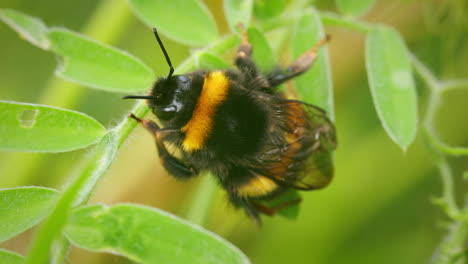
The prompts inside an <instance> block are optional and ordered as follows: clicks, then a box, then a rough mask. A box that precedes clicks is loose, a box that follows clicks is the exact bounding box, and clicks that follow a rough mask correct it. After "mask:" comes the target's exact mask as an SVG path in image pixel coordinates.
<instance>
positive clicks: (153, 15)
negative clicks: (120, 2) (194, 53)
mask: <svg viewBox="0 0 468 264" xmlns="http://www.w3.org/2000/svg"><path fill="white" fill-rule="evenodd" d="M129 3H130V6H131V7H132V8H133V10H134V12H135V14H136V15H137V16H138V17H139V18H140V19H141V20H142V21H143V22H145V23H146V24H147V25H149V26H150V27H156V28H157V29H158V31H159V32H161V33H163V34H164V35H166V36H168V37H170V38H172V39H174V40H176V41H179V42H181V43H184V44H187V45H191V46H206V45H208V44H210V43H211V42H212V41H214V40H216V38H217V35H218V32H217V29H216V23H215V21H214V19H213V16H212V15H211V13H210V12H209V11H208V9H207V8H206V6H205V5H204V4H203V3H202V2H200V1H198V0H171V1H164V0H129Z"/></svg>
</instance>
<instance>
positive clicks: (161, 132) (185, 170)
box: [129, 114, 198, 180]
mask: <svg viewBox="0 0 468 264" xmlns="http://www.w3.org/2000/svg"><path fill="white" fill-rule="evenodd" d="M129 117H131V118H133V119H135V120H136V121H137V122H138V123H140V124H142V125H143V127H145V128H146V130H148V131H149V132H150V133H151V134H152V135H153V136H154V138H155V140H156V147H157V149H158V153H159V159H160V160H161V164H162V165H163V166H164V168H165V169H166V170H167V172H169V174H171V175H172V176H174V177H176V178H178V179H181V180H184V179H188V178H190V177H192V176H195V175H197V174H198V171H197V170H196V169H195V168H193V167H191V166H187V165H186V164H184V163H183V162H182V161H181V160H179V159H178V158H176V157H174V156H172V155H171V154H170V153H169V151H167V148H166V145H165V144H164V142H163V141H164V138H165V137H167V136H168V135H170V134H171V133H178V132H179V130H174V129H164V128H160V127H159V126H158V124H156V123H155V122H153V121H151V120H147V119H141V118H138V117H136V116H135V115H134V114H130V115H129Z"/></svg>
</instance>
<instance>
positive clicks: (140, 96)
mask: <svg viewBox="0 0 468 264" xmlns="http://www.w3.org/2000/svg"><path fill="white" fill-rule="evenodd" d="M122 99H154V97H153V96H149V95H128V96H124V97H122Z"/></svg>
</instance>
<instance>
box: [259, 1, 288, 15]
mask: <svg viewBox="0 0 468 264" xmlns="http://www.w3.org/2000/svg"><path fill="white" fill-rule="evenodd" d="M285 7H286V1H285V0H254V15H255V17H257V18H260V19H267V18H272V17H275V16H277V15H279V14H280V13H281V12H282V11H283V10H284V8H285Z"/></svg>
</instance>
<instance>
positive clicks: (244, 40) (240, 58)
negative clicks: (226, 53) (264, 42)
mask: <svg viewBox="0 0 468 264" xmlns="http://www.w3.org/2000/svg"><path fill="white" fill-rule="evenodd" d="M238 27H239V30H240V33H241V45H240V46H239V48H238V49H237V52H236V56H235V59H234V61H235V64H236V66H237V68H239V70H241V71H242V72H243V73H245V74H247V76H249V78H250V79H253V78H255V77H256V76H257V75H258V70H257V66H256V65H255V63H254V62H253V61H252V59H251V58H250V55H251V54H252V44H250V42H249V38H248V37H247V32H246V31H245V28H244V26H243V25H242V24H239V25H238Z"/></svg>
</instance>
